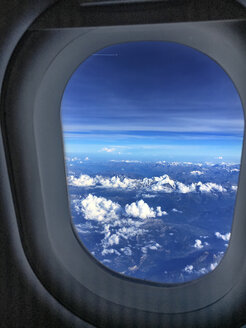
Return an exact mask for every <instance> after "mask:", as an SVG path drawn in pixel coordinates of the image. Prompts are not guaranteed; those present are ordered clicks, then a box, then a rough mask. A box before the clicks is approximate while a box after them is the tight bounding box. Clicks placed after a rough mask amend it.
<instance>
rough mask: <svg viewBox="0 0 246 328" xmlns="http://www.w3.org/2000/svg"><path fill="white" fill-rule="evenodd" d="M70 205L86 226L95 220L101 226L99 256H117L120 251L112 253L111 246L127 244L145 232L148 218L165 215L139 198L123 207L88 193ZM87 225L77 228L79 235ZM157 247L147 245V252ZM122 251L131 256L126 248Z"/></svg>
mask: <svg viewBox="0 0 246 328" xmlns="http://www.w3.org/2000/svg"><path fill="white" fill-rule="evenodd" d="M73 205H74V209H75V210H76V211H77V213H79V214H82V216H83V218H84V219H85V220H86V221H87V222H88V224H90V222H93V221H95V222H97V223H98V224H101V227H103V230H102V233H103V234H104V238H103V239H102V240H101V247H102V249H103V251H102V252H101V254H102V255H103V256H106V255H108V254H115V255H118V253H119V250H115V249H114V248H113V247H114V246H117V245H119V243H120V241H121V240H122V239H123V240H126V241H127V240H129V239H130V238H135V237H137V236H141V235H143V234H144V233H146V232H147V230H146V229H145V228H144V224H145V223H146V222H148V219H154V218H156V217H160V216H162V215H167V213H166V212H165V211H163V210H162V209H161V206H157V207H156V209H154V208H152V207H150V206H149V205H148V204H147V203H145V202H144V201H143V200H142V199H141V200H139V201H137V202H133V203H131V204H126V205H125V207H122V206H121V205H120V204H118V203H117V202H113V201H112V200H110V199H106V198H104V197H97V196H94V195H92V194H89V195H88V196H87V197H85V198H83V199H76V200H74V201H73ZM87 222H86V224H85V225H84V224H77V225H76V228H77V231H78V232H79V233H83V232H84V230H86V229H88V228H89V227H87V225H88V224H87ZM90 228H91V226H90ZM86 231H87V230H86ZM158 245H159V244H157V243H154V242H153V244H151V245H148V249H151V250H157V249H158V248H159V247H160V246H158ZM146 247H147V246H146ZM121 251H122V252H123V253H124V254H126V253H128V254H130V251H131V250H130V249H129V248H126V247H125V248H124V250H123V249H122V250H121ZM119 254H120V253H119Z"/></svg>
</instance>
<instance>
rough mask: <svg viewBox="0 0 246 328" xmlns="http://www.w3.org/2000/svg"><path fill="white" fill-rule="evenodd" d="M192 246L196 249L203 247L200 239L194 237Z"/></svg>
mask: <svg viewBox="0 0 246 328" xmlns="http://www.w3.org/2000/svg"><path fill="white" fill-rule="evenodd" d="M193 247H195V248H197V249H201V248H203V245H202V241H201V240H200V239H196V240H195V244H194V245H193Z"/></svg>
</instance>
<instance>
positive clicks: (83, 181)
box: [69, 174, 96, 187]
mask: <svg viewBox="0 0 246 328" xmlns="http://www.w3.org/2000/svg"><path fill="white" fill-rule="evenodd" d="M69 184H71V185H72V186H76V187H81V186H83V187H92V186H95V185H96V181H95V179H94V178H92V177H90V176H89V175H87V174H81V175H80V177H79V178H75V177H74V176H73V175H71V176H70V177H69Z"/></svg>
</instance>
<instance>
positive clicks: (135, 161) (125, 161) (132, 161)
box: [110, 153, 141, 163]
mask: <svg viewBox="0 0 246 328" xmlns="http://www.w3.org/2000/svg"><path fill="white" fill-rule="evenodd" d="M119 154H120V153H119ZM110 162H116V163H141V161H137V160H130V159H121V160H116V159H111V160H110Z"/></svg>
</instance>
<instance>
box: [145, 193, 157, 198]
mask: <svg viewBox="0 0 246 328" xmlns="http://www.w3.org/2000/svg"><path fill="white" fill-rule="evenodd" d="M142 197H143V198H155V197H156V195H153V194H142Z"/></svg>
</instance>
